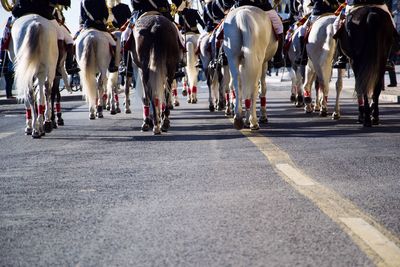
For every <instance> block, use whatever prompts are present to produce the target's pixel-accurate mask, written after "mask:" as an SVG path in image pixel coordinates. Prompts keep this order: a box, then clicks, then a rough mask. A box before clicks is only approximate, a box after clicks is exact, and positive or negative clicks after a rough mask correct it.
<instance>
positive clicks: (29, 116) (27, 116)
mask: <svg viewBox="0 0 400 267" xmlns="http://www.w3.org/2000/svg"><path fill="white" fill-rule="evenodd" d="M25 117H26V119H27V120H31V119H32V110H30V109H27V110H26V111H25Z"/></svg>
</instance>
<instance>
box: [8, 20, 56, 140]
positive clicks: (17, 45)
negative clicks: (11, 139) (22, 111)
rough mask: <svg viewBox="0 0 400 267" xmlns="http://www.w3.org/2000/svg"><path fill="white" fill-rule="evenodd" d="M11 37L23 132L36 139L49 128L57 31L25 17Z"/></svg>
mask: <svg viewBox="0 0 400 267" xmlns="http://www.w3.org/2000/svg"><path fill="white" fill-rule="evenodd" d="M11 34H12V39H13V53H14V54H15V60H14V62H15V63H16V65H15V81H16V88H17V90H18V96H19V98H22V99H24V100H25V107H26V119H27V121H26V129H25V132H26V134H32V137H33V138H39V137H41V136H42V135H44V134H45V131H46V132H50V131H51V128H52V126H51V118H50V105H49V98H48V97H49V96H50V95H51V94H50V90H51V87H52V83H53V80H54V77H55V73H56V67H57V66H56V65H57V58H58V48H57V29H56V28H55V26H54V25H53V24H52V23H51V22H50V21H49V20H47V19H45V18H43V17H41V16H39V15H26V16H23V17H21V18H19V19H17V20H16V21H15V22H14V24H13V27H12V31H11ZM34 85H37V90H36V92H35V87H34ZM32 115H33V116H32Z"/></svg>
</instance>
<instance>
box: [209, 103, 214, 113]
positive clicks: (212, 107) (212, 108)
mask: <svg viewBox="0 0 400 267" xmlns="http://www.w3.org/2000/svg"><path fill="white" fill-rule="evenodd" d="M208 110H209V111H210V112H214V111H215V106H214V104H210V105H208Z"/></svg>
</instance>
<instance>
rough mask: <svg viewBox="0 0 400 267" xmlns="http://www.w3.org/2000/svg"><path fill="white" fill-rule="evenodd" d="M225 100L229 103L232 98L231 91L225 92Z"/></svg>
mask: <svg viewBox="0 0 400 267" xmlns="http://www.w3.org/2000/svg"><path fill="white" fill-rule="evenodd" d="M225 100H226V102H227V103H229V100H230V98H229V93H225Z"/></svg>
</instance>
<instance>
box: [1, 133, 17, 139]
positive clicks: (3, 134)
mask: <svg viewBox="0 0 400 267" xmlns="http://www.w3.org/2000/svg"><path fill="white" fill-rule="evenodd" d="M13 134H15V133H0V139H2V138H4V137H7V136H10V135H13Z"/></svg>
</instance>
